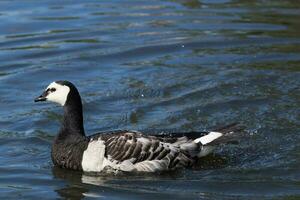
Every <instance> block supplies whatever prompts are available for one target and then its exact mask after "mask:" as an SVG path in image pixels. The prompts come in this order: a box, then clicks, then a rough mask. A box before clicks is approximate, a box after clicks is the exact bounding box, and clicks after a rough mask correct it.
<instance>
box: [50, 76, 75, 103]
mask: <svg viewBox="0 0 300 200" xmlns="http://www.w3.org/2000/svg"><path fill="white" fill-rule="evenodd" d="M47 89H49V90H50V93H49V94H48V95H47V97H46V98H47V101H52V102H55V103H58V104H60V105H61V106H64V105H65V103H66V101H67V97H68V94H69V92H70V88H69V87H68V86H66V85H60V84H57V83H56V82H53V83H51V84H50V85H49V86H48V87H47ZM47 89H46V90H47ZM54 89H55V91H51V90H54Z"/></svg>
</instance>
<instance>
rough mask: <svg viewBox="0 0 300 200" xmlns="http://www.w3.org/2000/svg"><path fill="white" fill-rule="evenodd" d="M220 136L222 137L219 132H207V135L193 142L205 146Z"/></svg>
mask: <svg viewBox="0 0 300 200" xmlns="http://www.w3.org/2000/svg"><path fill="white" fill-rule="evenodd" d="M222 135H223V133H220V132H209V134H207V135H205V136H202V137H200V138H197V139H195V140H194V142H195V143H199V142H201V144H203V145H205V144H208V143H210V142H212V141H214V140H215V139H217V138H219V137H221V136H222Z"/></svg>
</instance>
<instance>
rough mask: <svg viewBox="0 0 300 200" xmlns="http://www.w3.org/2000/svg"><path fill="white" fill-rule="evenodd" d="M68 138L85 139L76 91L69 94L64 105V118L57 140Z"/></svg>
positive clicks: (80, 107)
mask: <svg viewBox="0 0 300 200" xmlns="http://www.w3.org/2000/svg"><path fill="white" fill-rule="evenodd" d="M68 136H72V137H73V138H74V136H79V137H85V133H84V127H83V115H82V103H81V98H80V95H79V93H78V91H77V90H76V91H73V92H70V93H69V95H68V99H67V101H66V103H65V105H64V116H63V121H62V126H61V129H60V131H59V134H58V139H60V140H63V139H66V138H69V137H68Z"/></svg>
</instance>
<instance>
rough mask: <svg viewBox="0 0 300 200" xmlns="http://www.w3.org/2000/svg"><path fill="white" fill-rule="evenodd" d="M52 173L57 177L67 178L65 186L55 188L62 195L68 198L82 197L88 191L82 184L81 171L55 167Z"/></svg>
mask: <svg viewBox="0 0 300 200" xmlns="http://www.w3.org/2000/svg"><path fill="white" fill-rule="evenodd" d="M52 173H53V176H54V177H55V178H58V179H63V180H66V185H65V186H64V187H62V188H60V189H57V190H55V191H56V192H57V193H58V194H59V196H60V197H63V198H66V199H68V198H72V199H82V198H83V197H84V193H86V192H88V189H87V188H85V187H83V186H82V184H81V176H82V173H81V172H76V171H72V170H65V169H61V168H59V167H53V168H52Z"/></svg>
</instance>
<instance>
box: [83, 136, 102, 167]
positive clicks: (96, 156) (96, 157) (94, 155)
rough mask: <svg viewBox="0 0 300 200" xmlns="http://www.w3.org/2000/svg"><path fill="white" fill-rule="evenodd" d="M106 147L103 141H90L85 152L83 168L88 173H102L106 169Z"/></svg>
mask: <svg viewBox="0 0 300 200" xmlns="http://www.w3.org/2000/svg"><path fill="white" fill-rule="evenodd" d="M104 153H105V145H104V141H103V140H100V139H99V140H95V141H90V142H89V145H88V147H87V149H86V150H85V151H84V152H83V156H82V162H81V166H82V169H83V171H86V172H101V171H102V170H103V168H104V167H105V162H106V161H105V160H106V159H105V158H104Z"/></svg>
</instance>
